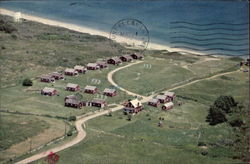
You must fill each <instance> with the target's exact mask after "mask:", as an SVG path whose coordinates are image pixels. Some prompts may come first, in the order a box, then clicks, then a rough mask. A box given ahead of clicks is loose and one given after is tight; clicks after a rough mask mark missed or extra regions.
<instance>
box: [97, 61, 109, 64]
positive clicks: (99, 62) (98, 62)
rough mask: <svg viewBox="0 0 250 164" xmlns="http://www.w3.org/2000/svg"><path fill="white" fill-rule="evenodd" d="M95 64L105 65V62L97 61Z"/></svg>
mask: <svg viewBox="0 0 250 164" xmlns="http://www.w3.org/2000/svg"><path fill="white" fill-rule="evenodd" d="M96 64H97V65H107V63H106V62H105V61H97V62H96Z"/></svg>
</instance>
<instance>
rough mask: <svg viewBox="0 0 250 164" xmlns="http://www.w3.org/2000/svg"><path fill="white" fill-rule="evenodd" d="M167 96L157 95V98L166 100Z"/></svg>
mask: <svg viewBox="0 0 250 164" xmlns="http://www.w3.org/2000/svg"><path fill="white" fill-rule="evenodd" d="M166 98H167V96H166V95H157V96H156V99H161V100H165V99H166Z"/></svg>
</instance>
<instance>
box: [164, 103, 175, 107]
mask: <svg viewBox="0 0 250 164" xmlns="http://www.w3.org/2000/svg"><path fill="white" fill-rule="evenodd" d="M163 106H165V107H171V106H174V103H173V102H168V103H166V104H164V105H163Z"/></svg>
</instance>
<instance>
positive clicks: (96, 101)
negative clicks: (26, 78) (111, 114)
mask: <svg viewBox="0 0 250 164" xmlns="http://www.w3.org/2000/svg"><path fill="white" fill-rule="evenodd" d="M91 102H92V103H100V104H103V103H106V101H105V100H103V99H97V98H94V99H93V100H92V101H91Z"/></svg>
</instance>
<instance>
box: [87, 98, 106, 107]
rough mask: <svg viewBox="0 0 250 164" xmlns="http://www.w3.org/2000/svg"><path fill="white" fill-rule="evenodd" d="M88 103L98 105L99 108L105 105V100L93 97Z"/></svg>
mask: <svg viewBox="0 0 250 164" xmlns="http://www.w3.org/2000/svg"><path fill="white" fill-rule="evenodd" d="M90 103H91V106H94V107H99V108H103V107H105V106H107V102H106V101H105V100H103V99H97V98H95V99H93V100H92V101H91V102H90Z"/></svg>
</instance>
